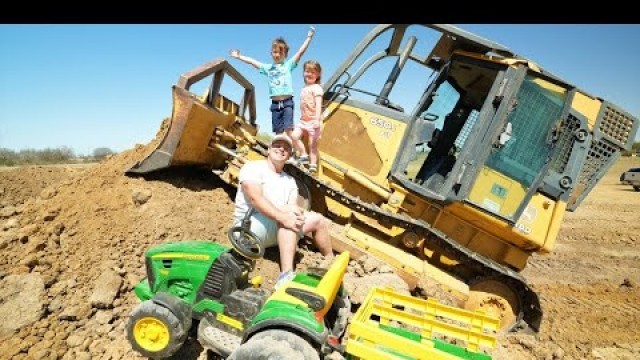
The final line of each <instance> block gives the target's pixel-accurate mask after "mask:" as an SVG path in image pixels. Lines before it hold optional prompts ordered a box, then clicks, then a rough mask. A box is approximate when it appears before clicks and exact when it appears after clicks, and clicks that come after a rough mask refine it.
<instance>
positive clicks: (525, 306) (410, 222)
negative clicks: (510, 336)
mask: <svg viewBox="0 0 640 360" xmlns="http://www.w3.org/2000/svg"><path fill="white" fill-rule="evenodd" d="M286 166H287V172H288V173H289V174H291V175H292V176H294V177H297V178H298V179H299V180H301V181H302V182H303V183H304V184H305V185H306V186H308V187H309V188H310V189H311V188H315V189H317V190H319V191H321V192H322V193H323V194H324V195H325V196H328V197H330V198H331V199H333V200H335V201H338V202H339V203H341V204H343V205H344V206H346V207H348V208H349V209H351V210H353V211H356V212H358V213H361V214H363V215H365V216H368V217H371V218H374V219H376V220H378V221H382V222H385V223H388V224H391V225H395V226H398V227H401V228H404V229H407V230H410V231H413V232H415V233H417V234H419V235H422V236H424V238H425V239H427V240H426V241H429V242H431V243H432V244H434V245H436V246H438V247H439V248H441V249H443V250H444V251H447V252H448V254H449V255H450V256H452V257H453V258H454V259H455V260H457V261H459V262H460V263H461V264H463V265H464V266H466V267H467V268H469V269H471V270H473V272H474V275H475V276H474V277H472V278H465V279H463V280H464V281H465V282H466V283H467V284H469V285H471V284H473V283H475V282H478V281H480V280H485V279H494V280H497V281H500V282H502V283H505V284H507V285H508V286H509V287H510V288H512V289H513V290H514V291H515V293H516V294H517V296H518V299H519V301H520V305H521V306H520V309H521V310H520V311H521V312H520V314H518V320H523V321H524V322H525V323H526V324H527V325H528V326H529V327H531V328H533V329H534V330H536V331H538V330H539V327H540V322H541V320H542V309H541V307H540V301H539V299H538V295H537V294H536V293H535V292H534V291H533V290H532V289H531V288H530V287H529V286H528V285H527V284H526V281H525V279H524V277H523V276H522V275H520V274H519V273H517V272H515V271H513V270H511V269H509V268H507V267H505V266H503V265H500V264H498V263H496V262H495V261H493V260H491V259H488V258H486V257H485V256H482V255H480V254H477V253H474V252H473V251H471V250H469V249H467V248H465V247H464V246H462V245H460V244H459V243H457V242H455V241H454V240H452V239H451V238H449V237H448V236H446V235H445V234H444V233H442V232H440V231H438V230H437V229H434V228H432V227H431V226H430V225H429V224H428V223H426V222H424V221H420V220H416V219H412V218H410V217H408V216H406V215H404V214H397V213H393V212H390V211H387V210H384V209H382V208H380V207H379V206H377V205H375V204H371V203H367V202H364V201H361V200H360V199H359V198H357V197H355V196H353V195H351V194H348V193H346V192H344V191H342V190H339V189H336V188H334V187H333V186H332V185H331V184H329V183H327V182H325V181H322V180H321V179H318V178H316V177H314V176H312V175H311V173H309V172H308V171H307V170H306V169H301V168H300V167H297V166H293V165H290V164H288V165H286ZM522 326H523V324H521V321H518V322H516V324H515V326H514V328H521V327H522Z"/></svg>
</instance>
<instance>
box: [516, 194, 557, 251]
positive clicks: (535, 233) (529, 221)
mask: <svg viewBox="0 0 640 360" xmlns="http://www.w3.org/2000/svg"><path fill="white" fill-rule="evenodd" d="M555 207H556V202H555V200H552V199H550V198H548V197H546V196H544V195H542V194H535V195H533V196H532V197H531V201H530V202H529V205H527V207H526V208H525V210H524V212H523V213H522V216H520V219H519V220H518V222H517V223H516V225H515V228H516V230H517V231H519V232H521V233H524V234H525V235H527V236H528V237H529V239H530V241H529V245H531V244H532V243H533V244H535V245H536V247H538V248H540V247H542V246H543V245H544V242H545V239H546V238H547V234H548V228H549V224H550V223H551V219H552V216H553V214H554V209H555Z"/></svg>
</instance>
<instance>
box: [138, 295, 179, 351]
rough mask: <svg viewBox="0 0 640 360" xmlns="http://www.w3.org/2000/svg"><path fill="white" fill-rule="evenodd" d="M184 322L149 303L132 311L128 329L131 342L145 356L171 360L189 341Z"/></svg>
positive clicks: (160, 307)
mask: <svg viewBox="0 0 640 360" xmlns="http://www.w3.org/2000/svg"><path fill="white" fill-rule="evenodd" d="M184 323H185V322H184V321H182V320H181V319H178V317H177V316H176V315H175V314H174V313H172V312H171V311H170V310H169V309H167V308H165V307H163V306H161V305H159V304H156V303H155V302H153V301H151V300H147V301H145V302H143V303H142V304H140V305H138V306H137V307H136V308H135V309H133V311H132V312H131V316H129V319H128V320H127V326H126V328H127V339H128V340H129V342H130V343H131V347H132V348H133V349H134V350H135V351H137V352H139V353H140V354H142V355H143V356H146V357H149V358H153V359H164V358H168V357H170V356H171V355H173V354H174V353H175V352H176V351H178V349H180V347H181V346H182V344H183V343H184V341H185V340H186V338H187V332H186V329H185V328H184V325H183V324H184Z"/></svg>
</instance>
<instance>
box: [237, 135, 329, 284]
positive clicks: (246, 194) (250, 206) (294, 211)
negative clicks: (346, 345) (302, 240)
mask: <svg viewBox="0 0 640 360" xmlns="http://www.w3.org/2000/svg"><path fill="white" fill-rule="evenodd" d="M291 152H292V141H291V139H290V138H289V137H288V136H287V135H285V134H279V135H276V136H275V137H274V138H273V140H272V141H271V144H270V145H269V149H268V155H267V158H266V160H257V161H250V162H247V163H246V164H245V165H244V166H243V167H242V168H241V169H240V173H239V186H238V192H237V193H236V198H235V212H234V219H233V221H234V226H241V225H243V221H246V220H245V218H246V219H248V220H250V225H249V226H250V230H251V232H252V233H253V234H255V235H256V237H257V239H258V240H259V241H260V242H261V244H262V246H263V247H271V246H275V245H278V249H279V251H280V271H281V274H280V276H279V277H278V281H277V283H276V285H275V288H278V287H279V286H281V285H282V284H283V283H285V282H287V281H289V280H291V279H293V278H294V277H295V271H294V265H293V259H294V255H295V252H296V244H297V242H298V239H299V237H302V236H303V235H304V234H306V233H310V232H312V233H313V234H314V242H315V244H316V246H317V247H318V248H319V249H320V252H321V253H322V255H324V256H325V257H328V258H333V256H334V254H333V250H332V248H331V240H330V238H329V229H328V226H329V220H328V219H326V218H325V217H324V216H323V215H321V214H319V213H317V212H314V211H303V210H302V209H300V207H298V205H297V204H296V201H297V196H298V187H297V185H296V182H295V180H294V179H293V177H291V176H290V175H289V174H287V173H285V172H284V165H285V163H286V161H287V160H288V159H289V157H290V156H291Z"/></svg>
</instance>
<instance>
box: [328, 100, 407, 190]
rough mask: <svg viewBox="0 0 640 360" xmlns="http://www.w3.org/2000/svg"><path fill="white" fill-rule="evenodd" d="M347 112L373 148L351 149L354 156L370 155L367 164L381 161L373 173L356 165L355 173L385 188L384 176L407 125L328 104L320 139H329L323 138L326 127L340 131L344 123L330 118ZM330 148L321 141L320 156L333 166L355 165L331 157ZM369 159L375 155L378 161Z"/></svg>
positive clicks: (373, 114)
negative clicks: (357, 123) (360, 173)
mask: <svg viewBox="0 0 640 360" xmlns="http://www.w3.org/2000/svg"><path fill="white" fill-rule="evenodd" d="M346 113H352V114H353V115H350V116H352V117H357V118H358V119H359V120H355V118H354V119H353V120H352V121H359V122H360V124H359V125H358V126H361V129H362V130H364V132H365V134H362V136H363V137H364V138H368V139H370V143H371V145H372V146H373V149H370V150H367V149H364V148H354V149H352V151H353V153H354V154H356V153H357V154H358V156H362V155H363V152H364V153H365V154H364V155H367V156H369V158H368V160H367V161H376V160H377V161H380V162H381V164H380V166H378V167H377V168H376V170H375V171H374V170H373V168H372V169H371V170H368V171H367V170H366V169H365V167H364V166H359V167H358V170H360V171H362V172H363V173H364V174H366V175H367V176H368V177H369V178H370V179H371V180H372V181H373V182H374V183H376V184H379V185H381V186H383V187H385V188H386V187H388V185H387V175H388V173H389V170H390V169H391V165H392V163H393V160H394V158H395V154H396V153H397V150H398V147H399V146H400V142H401V141H402V137H403V136H404V132H405V131H406V128H407V124H405V123H404V122H402V121H398V120H394V119H391V118H387V117H385V116H382V115H378V114H375V113H372V112H369V111H365V110H362V109H359V108H356V107H353V106H350V105H346V104H338V103H331V104H329V106H328V108H327V110H325V114H328V115H327V116H328V117H327V118H326V119H325V120H324V122H323V127H324V128H323V139H325V138H327V139H328V137H327V136H325V135H326V134H327V133H325V132H324V129H325V128H327V130H329V129H328V127H329V126H331V128H335V129H340V127H339V126H343V124H332V123H331V122H332V121H334V120H339V119H337V118H336V119H332V117H333V116H340V115H342V114H346ZM338 125H339V126H338ZM354 126H355V125H354ZM336 131H337V130H336ZM359 131H360V130H359ZM344 133H345V129H344V128H342V134H344ZM336 136H338V134H336V135H335V136H334V137H333V138H332V139H336ZM325 140H326V139H325ZM344 141H345V142H346V141H348V139H345V140H344ZM367 144H368V142H367ZM331 145H332V144H331V140H329V142H327V141H322V142H320V152H321V157H322V158H325V159H327V160H329V161H331V162H334V163H336V164H337V165H339V166H341V167H342V168H344V169H350V168H353V167H354V166H352V165H350V164H347V163H344V162H343V161H341V160H340V159H338V158H336V157H333V156H331V155H330V153H331V152H332V150H331V148H333V147H332V146H331ZM344 146H345V145H344V144H342V145H341V148H344ZM359 146H361V147H362V146H364V143H362V144H359ZM367 146H368V145H367ZM369 153H371V154H369ZM371 156H375V157H376V158H378V159H379V160H378V159H375V160H374V159H372V158H371Z"/></svg>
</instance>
